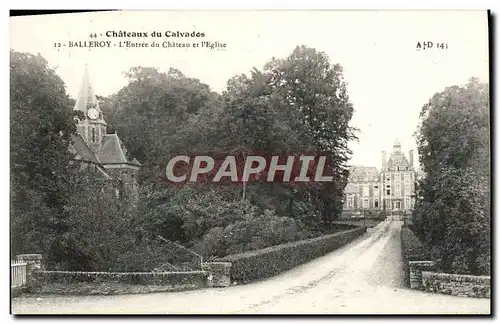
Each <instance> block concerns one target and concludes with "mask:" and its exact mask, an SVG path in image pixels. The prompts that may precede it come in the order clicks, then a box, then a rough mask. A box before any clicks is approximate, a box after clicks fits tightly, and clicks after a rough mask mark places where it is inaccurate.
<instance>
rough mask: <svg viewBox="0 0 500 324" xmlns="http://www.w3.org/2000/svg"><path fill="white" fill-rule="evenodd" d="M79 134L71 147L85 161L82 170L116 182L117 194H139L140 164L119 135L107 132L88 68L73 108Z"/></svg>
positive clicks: (134, 196) (77, 157) (135, 196)
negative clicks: (91, 171)
mask: <svg viewBox="0 0 500 324" xmlns="http://www.w3.org/2000/svg"><path fill="white" fill-rule="evenodd" d="M73 111H74V112H75V117H74V118H75V122H76V128H77V134H76V135H74V136H73V138H72V145H70V147H69V150H70V151H71V152H72V153H73V154H75V159H76V160H79V161H81V162H83V163H82V166H81V168H82V170H86V169H93V170H96V171H98V174H99V175H100V176H102V177H104V178H105V179H107V180H110V182H111V183H113V187H114V188H115V193H116V195H117V196H120V195H122V194H127V196H128V197H130V198H131V199H132V200H136V199H137V198H138V197H137V196H138V185H137V174H138V171H139V167H140V166H141V164H140V163H139V161H137V159H135V158H133V157H131V156H130V154H128V152H127V149H126V148H125V146H124V145H123V143H122V141H121V140H120V138H119V137H118V134H116V133H114V134H108V133H107V124H106V121H105V120H104V115H103V112H102V110H101V108H100V107H99V102H98V101H97V98H96V96H95V93H94V89H93V87H92V84H91V83H90V79H89V74H88V69H87V67H85V72H84V76H83V81H82V85H81V88H80V92H79V94H78V98H77V100H76V103H75V107H74V108H73Z"/></svg>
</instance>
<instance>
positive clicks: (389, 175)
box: [385, 173, 391, 181]
mask: <svg viewBox="0 0 500 324" xmlns="http://www.w3.org/2000/svg"><path fill="white" fill-rule="evenodd" d="M385 181H391V174H390V173H386V174H385Z"/></svg>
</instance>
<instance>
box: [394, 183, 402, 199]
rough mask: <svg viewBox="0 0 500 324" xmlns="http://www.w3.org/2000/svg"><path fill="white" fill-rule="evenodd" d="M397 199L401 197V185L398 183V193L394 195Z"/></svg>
mask: <svg viewBox="0 0 500 324" xmlns="http://www.w3.org/2000/svg"><path fill="white" fill-rule="evenodd" d="M394 194H395V195H396V197H401V185H400V184H399V183H396V192H395V193H394Z"/></svg>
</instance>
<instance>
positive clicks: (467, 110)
mask: <svg viewBox="0 0 500 324" xmlns="http://www.w3.org/2000/svg"><path fill="white" fill-rule="evenodd" d="M489 122H490V116H489V86H488V85H487V84H482V83H480V82H479V80H478V79H475V78H471V79H470V80H469V83H468V84H467V85H466V86H463V87H459V86H453V87H448V88H446V89H445V90H444V91H443V92H440V93H437V94H435V95H434V96H433V97H432V98H431V100H430V101H429V103H427V104H426V105H424V107H423V108H422V112H421V125H420V127H419V130H418V133H417V138H418V150H419V156H420V163H421V165H422V167H423V169H424V171H425V173H426V177H425V178H424V179H423V181H422V182H421V183H420V185H419V194H420V199H419V200H417V204H416V206H415V224H416V228H417V231H418V232H419V233H420V235H421V236H422V237H423V238H424V240H425V242H426V243H427V244H428V245H429V246H430V247H431V248H432V251H433V253H434V256H435V257H436V258H437V259H438V260H440V262H441V265H442V267H443V268H444V270H445V271H449V272H461V273H472V274H479V273H488V272H489V266H490V261H489V258H490V246H489V244H490V208H489V206H490V168H491V165H490V158H491V157H490V137H489V130H490V123H489Z"/></svg>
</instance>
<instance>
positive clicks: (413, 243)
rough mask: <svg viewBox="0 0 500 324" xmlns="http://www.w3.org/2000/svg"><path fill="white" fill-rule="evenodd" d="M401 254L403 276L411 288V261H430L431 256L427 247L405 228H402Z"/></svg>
mask: <svg viewBox="0 0 500 324" xmlns="http://www.w3.org/2000/svg"><path fill="white" fill-rule="evenodd" d="M401 253H402V255H403V274H404V282H405V284H406V286H408V287H409V286H410V269H409V264H408V262H409V261H428V260H431V255H430V253H429V251H428V250H427V249H426V248H425V246H424V245H423V244H422V242H420V240H419V239H418V238H417V236H416V235H415V233H413V231H412V230H411V229H410V228H408V227H407V226H403V227H402V228H401Z"/></svg>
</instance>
